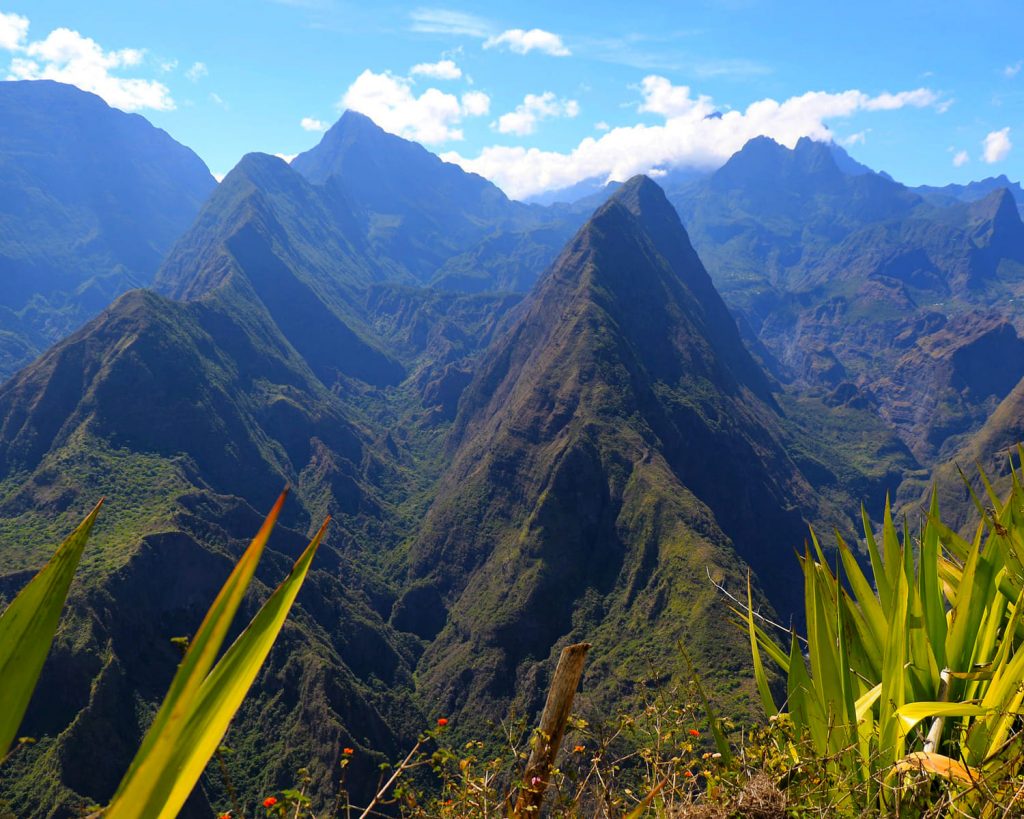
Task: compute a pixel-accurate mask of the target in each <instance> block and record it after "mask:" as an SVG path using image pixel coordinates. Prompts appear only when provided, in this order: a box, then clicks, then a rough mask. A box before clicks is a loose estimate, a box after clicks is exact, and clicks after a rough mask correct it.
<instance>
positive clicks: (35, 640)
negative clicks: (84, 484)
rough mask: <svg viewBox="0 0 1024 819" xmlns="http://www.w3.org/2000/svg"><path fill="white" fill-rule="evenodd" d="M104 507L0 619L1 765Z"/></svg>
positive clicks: (84, 523) (89, 517)
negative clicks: (79, 564)
mask: <svg viewBox="0 0 1024 819" xmlns="http://www.w3.org/2000/svg"><path fill="white" fill-rule="evenodd" d="M102 504H103V501H100V502H99V503H97V504H96V506H95V507H94V508H93V510H92V511H91V512H90V513H89V514H88V515H87V516H86V518H85V520H83V521H82V522H81V523H80V524H79V525H78V528H76V529H75V531H74V532H72V533H71V534H70V535H69V536H68V537H67V539H66V540H65V541H64V542H63V543H61V545H60V546H59V547H57V551H56V552H55V553H54V555H53V557H51V558H50V561H49V562H48V563H47V564H46V565H45V566H43V568H42V569H40V570H39V572H38V573H37V574H36V575H35V577H33V578H32V579H31V580H30V581H29V583H28V585H27V586H25V588H23V589H22V590H21V591H20V592H19V593H18V596H17V597H15V598H14V601H13V602H12V603H11V604H10V605H9V606H8V607H7V608H6V609H5V610H4V613H3V615H0V680H2V681H3V691H2V698H0V759H2V758H3V757H4V756H5V755H6V754H7V749H8V748H10V747H11V743H12V742H14V737H15V735H16V734H17V732H18V726H20V725H21V720H22V717H24V716H25V710H26V709H27V708H28V703H29V700H30V699H31V698H32V691H33V690H34V689H35V687H36V682H37V681H38V680H39V674H40V673H41V672H42V670H43V663H44V662H45V661H46V655H47V654H48V653H49V652H50V645H51V644H52V643H53V636H54V634H56V632H57V625H58V623H60V614H61V611H62V610H63V608H64V601H65V600H66V599H67V596H68V589H69V588H70V587H71V580H72V578H73V577H74V576H75V570H76V569H77V568H78V562H79V560H80V559H81V557H82V551H83V550H84V549H85V543H86V541H87V540H88V539H89V533H90V532H91V531H92V526H93V523H95V521H96V515H98V514H99V511H100V506H101V505H102Z"/></svg>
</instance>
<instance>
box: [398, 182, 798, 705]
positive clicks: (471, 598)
mask: <svg viewBox="0 0 1024 819" xmlns="http://www.w3.org/2000/svg"><path fill="white" fill-rule="evenodd" d="M776 413H777V409H776V408H775V407H774V404H773V403H772V399H771V396H770V393H769V391H768V381H767V379H766V377H765V376H764V374H763V373H762V372H761V371H760V370H759V369H758V368H757V366H756V365H755V364H754V362H753V360H752V359H751V357H750V355H749V353H748V352H747V351H746V349H745V348H744V347H743V345H742V343H741V342H740V338H739V333H738V330H737V328H736V325H735V322H733V321H732V319H731V317H729V315H728V313H727V311H726V310H725V307H724V304H723V303H722V301H721V299H720V297H719V296H718V295H717V293H716V292H715V291H714V288H713V287H712V286H711V283H710V279H709V278H708V276H707V273H706V271H705V270H704V268H703V266H702V265H701V264H700V261H699V259H698V258H697V256H696V254H695V253H694V251H693V249H692V247H691V246H690V244H689V241H688V239H687V237H686V233H685V231H684V230H683V228H682V226H681V225H680V223H679V220H678V217H677V216H676V214H675V212H674V211H673V210H672V208H671V206H670V205H669V204H668V202H667V200H666V199H665V198H664V194H663V193H662V192H661V190H660V189H659V188H658V187H657V186H656V185H654V184H653V183H652V182H650V181H649V180H647V179H646V178H642V177H641V178H637V179H634V180H631V181H630V182H629V183H627V184H626V185H624V186H623V188H622V189H621V190H620V191H619V192H617V193H616V194H615V195H614V196H613V197H612V199H611V200H610V201H609V203H608V204H606V205H604V206H603V207H601V208H600V209H599V210H598V211H597V213H596V214H595V215H594V217H593V218H592V219H591V221H590V222H588V223H587V225H585V226H584V227H583V228H582V229H581V230H580V232H579V233H578V234H577V235H576V237H575V238H574V239H573V240H572V241H571V242H570V243H569V245H568V246H567V247H566V249H565V251H563V253H562V255H561V256H560V257H559V259H558V261H557V262H556V263H555V265H554V266H553V267H552V269H551V270H550V271H549V272H548V273H547V274H546V275H545V277H544V279H543V280H542V281H541V283H540V285H539V286H538V289H537V290H536V292H534V293H533V294H531V296H529V297H528V298H527V300H526V301H525V302H524V303H523V304H522V305H521V307H520V308H518V310H517V312H516V314H515V316H514V319H513V320H512V322H511V324H510V326H509V328H508V329H507V330H506V332H505V333H504V335H503V336H501V337H500V338H499V339H498V340H496V341H495V343H494V344H493V345H492V346H491V347H490V348H489V349H488V350H487V351H486V353H485V354H484V357H483V359H482V361H481V363H480V364H479V366H478V367H477V369H476V372H475V374H474V377H473V380H472V382H471V383H470V385H469V386H468V387H467V388H466V391H465V393H464V394H463V397H462V400H461V402H460V404H459V412H458V416H457V418H456V421H455V425H454V427H453V429H452V432H451V435H450V438H449V449H450V451H451V467H450V468H449V469H448V471H447V473H446V474H445V476H444V478H443V479H442V482H441V485H440V488H439V491H438V495H437V499H436V500H435V501H434V503H433V505H432V507H431V510H430V512H429V514H428V516H427V518H426V520H425V521H424V524H423V527H422V530H421V531H420V533H419V534H418V535H417V536H416V539H415V541H414V543H413V546H412V550H411V552H410V557H409V579H408V582H407V586H408V588H409V589H410V591H409V592H407V593H406V595H405V596H404V597H403V598H400V600H399V604H398V606H396V610H395V612H394V614H393V616H392V622H393V623H394V624H395V625H396V626H398V627H400V628H408V629H410V630H412V631H414V632H416V633H418V634H419V636H421V637H423V638H427V639H430V638H434V639H433V642H432V643H431V645H430V646H429V647H428V649H427V651H426V653H425V654H424V656H423V659H422V660H421V662H420V664H419V667H418V671H417V675H418V678H419V680H420V685H421V690H422V692H423V695H424V696H425V697H426V698H427V699H429V700H430V701H435V702H439V703H442V704H443V705H444V707H445V708H446V709H449V710H454V711H463V710H465V711H466V712H467V713H478V712H481V711H482V712H483V713H487V714H490V715H493V716H499V715H500V714H501V713H503V712H504V709H506V708H507V706H508V702H509V701H510V700H512V699H515V698H517V697H518V698H520V704H521V705H523V706H524V707H526V708H527V709H529V708H532V707H534V706H535V704H536V703H535V702H534V701H533V699H534V698H535V697H536V696H537V694H536V690H535V688H534V687H533V686H531V685H530V684H529V683H530V681H531V680H533V679H535V677H536V675H537V674H538V673H542V669H543V668H544V667H545V664H546V663H547V661H548V659H549V657H550V656H551V655H552V653H553V652H554V651H556V650H557V648H559V647H560V646H561V645H562V644H563V643H565V642H566V641H568V640H574V639H588V640H594V641H596V643H597V644H599V648H600V650H599V651H598V652H595V653H596V654H598V655H599V656H601V657H602V661H601V664H600V665H599V666H596V667H594V668H593V669H592V672H591V679H592V681H593V682H592V683H591V684H592V685H594V686H595V687H597V688H598V689H599V690H600V691H601V692H602V694H603V696H605V697H612V696H614V695H615V694H616V693H621V691H619V690H617V688H616V686H617V685H620V684H621V683H617V682H616V681H615V680H614V679H610V678H608V677H606V676H605V672H606V671H607V670H608V669H609V668H611V667H619V668H620V669H639V668H640V667H641V666H642V665H644V664H645V663H648V662H650V663H654V664H655V666H660V665H662V664H665V663H666V661H667V659H668V655H667V654H666V652H669V651H671V648H670V647H671V646H672V645H673V644H674V642H675V640H676V639H683V640H684V642H686V643H687V644H688V645H689V646H690V647H691V649H693V650H694V651H695V652H696V653H697V655H698V656H699V657H700V661H701V664H702V667H705V668H709V669H711V668H714V669H716V671H714V672H712V673H713V674H718V673H719V670H721V669H729V671H728V672H727V673H733V672H734V671H735V670H736V669H737V668H738V667H739V665H738V664H739V663H740V662H741V657H742V646H741V645H740V642H739V641H737V640H735V639H733V637H732V635H727V634H722V632H721V631H720V630H717V629H716V628H715V625H714V624H715V623H716V622H717V621H719V620H720V619H721V618H722V617H724V616H725V612H724V610H723V609H722V608H721V606H722V601H721V598H719V597H718V596H717V594H716V592H715V590H714V588H713V586H712V585H711V583H710V581H709V580H708V572H710V573H711V575H712V576H713V577H715V578H716V579H718V580H722V579H725V578H730V579H731V580H732V581H738V580H739V578H740V577H742V567H743V564H744V562H747V563H749V564H750V565H752V566H753V567H754V569H755V571H756V572H757V573H758V577H759V578H760V583H761V585H762V587H763V588H764V589H765V590H766V592H767V594H768V595H769V598H770V599H773V600H774V601H775V602H776V603H777V604H778V605H780V606H781V607H786V606H791V605H793V604H794V602H795V601H794V599H793V596H792V595H791V594H790V592H791V591H792V590H793V586H792V584H791V583H789V581H788V580H787V579H785V567H784V566H782V565H781V560H780V559H781V558H782V557H783V555H784V554H788V552H787V551H786V550H788V549H790V548H791V547H792V544H793V543H798V542H799V540H800V538H801V537H802V536H803V533H804V531H805V529H804V524H803V519H802V517H801V514H800V511H799V508H798V506H799V503H800V502H801V500H803V501H805V502H806V503H807V506H808V507H810V506H811V505H813V502H814V501H813V499H812V496H811V492H810V490H809V487H808V486H807V484H806V482H805V480H804V478H803V476H802V475H801V474H800V472H799V470H798V469H797V468H796V467H795V466H794V464H793V463H792V462H791V461H790V460H789V459H788V457H787V456H786V455H785V453H784V452H783V450H782V448H781V447H780V446H779V444H778V441H777V436H778V434H779V431H778V426H777V425H778V416H777V414H776ZM786 498H788V499H790V501H789V502H787V501H786V500H785V499H786ZM435 635H436V636H435ZM712 635H714V637H712ZM470 658H472V661H471V659H470ZM627 676H628V672H627ZM619 679H621V677H620V678H619Z"/></svg>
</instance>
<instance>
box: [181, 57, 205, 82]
mask: <svg viewBox="0 0 1024 819" xmlns="http://www.w3.org/2000/svg"><path fill="white" fill-rule="evenodd" d="M209 73H210V72H209V71H208V70H207V68H206V63H199V62H196V63H192V67H191V68H190V69H189V70H188V71H186V72H185V76H186V77H188V79H189V80H190V81H192V82H199V81H200V80H201V79H202V78H203V77H205V76H206V75H207V74H209Z"/></svg>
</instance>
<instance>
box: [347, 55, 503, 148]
mask: <svg viewBox="0 0 1024 819" xmlns="http://www.w3.org/2000/svg"><path fill="white" fill-rule="evenodd" d="M340 106H341V107H343V108H351V109H352V110H353V111H359V112H360V113H363V114H366V116H368V117H370V119H372V120H373V121H374V122H376V123H377V124H378V125H379V126H380V127H381V128H383V129H384V130H385V131H390V132H391V133H393V134H398V135H399V136H403V137H406V138H408V139H415V140H416V141H418V142H422V143H425V144H427V145H436V144H437V143H440V142H448V141H449V140H460V139H462V129H461V128H460V127H459V125H460V124H461V123H462V120H463V118H464V117H475V116H482V115H483V114H486V113H487V111H488V110H489V108H490V97H488V96H487V95H486V94H484V93H483V92H481V91H470V92H467V93H466V94H463V95H462V101H461V102H460V100H459V98H458V97H456V96H455V95H454V94H447V93H445V92H443V91H440V90H438V89H437V88H428V89H427V90H426V91H424V92H423V93H422V94H420V95H419V96H416V94H415V93H414V92H413V90H412V80H411V79H409V78H408V77H400V76H397V75H395V74H392V73H390V72H384V73H383V74H377V73H374V72H373V71H371V70H369V69H367V70H366V71H364V72H363V73H362V74H360V75H359V76H358V77H357V78H356V80H355V82H353V83H352V85H350V86H349V88H348V90H347V91H346V92H345V95H344V96H343V97H342V98H341V102H340Z"/></svg>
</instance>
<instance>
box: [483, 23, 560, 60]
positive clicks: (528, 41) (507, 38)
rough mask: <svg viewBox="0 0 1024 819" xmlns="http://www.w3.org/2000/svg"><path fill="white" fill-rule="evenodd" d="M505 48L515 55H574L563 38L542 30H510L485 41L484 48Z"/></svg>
mask: <svg viewBox="0 0 1024 819" xmlns="http://www.w3.org/2000/svg"><path fill="white" fill-rule="evenodd" d="M500 46H505V47H507V48H508V50H509V51H511V52H512V53H514V54H529V53H530V52H531V51H541V52H543V53H545V54H550V55H551V56H552V57H568V56H569V55H570V54H572V52H571V51H569V49H568V48H566V47H565V43H563V42H562V38H561V37H559V36H558V35H557V34H552V33H551V32H550V31H544V30H543V29H540V28H531V29H530V30H529V31H526V30H524V29H521V28H510V29H509V30H508V31H503V32H502V33H501V34H498V35H496V36H494V37H488V38H487V39H486V40H485V41H484V48H496V47H500Z"/></svg>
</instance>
